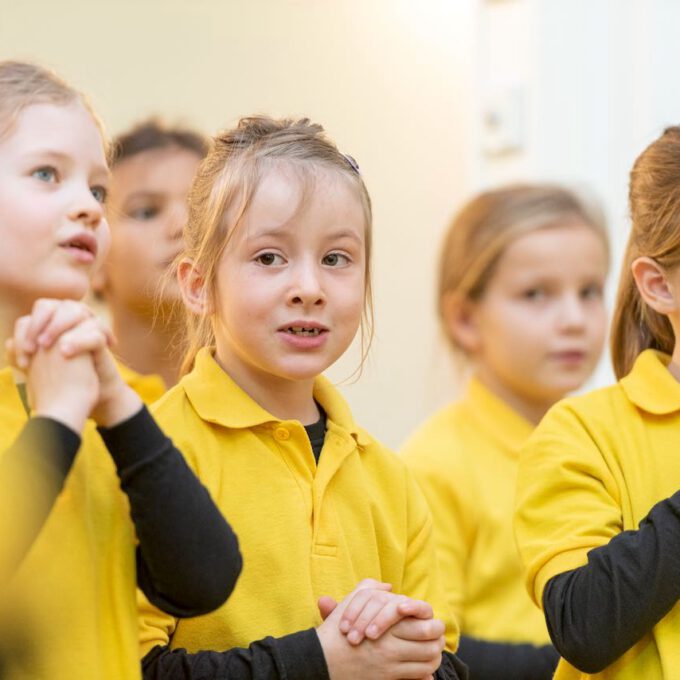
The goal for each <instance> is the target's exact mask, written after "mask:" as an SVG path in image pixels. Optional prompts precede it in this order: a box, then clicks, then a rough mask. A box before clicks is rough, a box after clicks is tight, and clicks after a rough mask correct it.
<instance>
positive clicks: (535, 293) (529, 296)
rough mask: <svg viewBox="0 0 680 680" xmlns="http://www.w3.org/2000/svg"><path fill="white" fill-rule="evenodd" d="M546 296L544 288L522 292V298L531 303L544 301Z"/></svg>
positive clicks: (528, 289)
mask: <svg viewBox="0 0 680 680" xmlns="http://www.w3.org/2000/svg"><path fill="white" fill-rule="evenodd" d="M545 296H546V292H545V290H544V289H543V288H538V287H535V288H527V289H526V290H525V291H523V292H522V297H523V298H524V299H525V300H530V301H538V300H543V299H544V298H545Z"/></svg>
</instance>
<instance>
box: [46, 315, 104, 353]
mask: <svg viewBox="0 0 680 680" xmlns="http://www.w3.org/2000/svg"><path fill="white" fill-rule="evenodd" d="M58 345H59V350H60V351H61V353H62V355H63V356H64V357H66V358H71V357H74V356H77V355H78V354H83V353H85V352H96V351H98V350H101V349H103V348H105V347H107V339H106V334H105V333H103V332H102V330H101V328H99V326H98V325H97V324H96V323H88V322H83V323H81V324H80V325H79V326H76V327H75V328H73V329H71V330H69V331H66V332H65V333H63V334H62V335H61V337H60V338H59V340H58Z"/></svg>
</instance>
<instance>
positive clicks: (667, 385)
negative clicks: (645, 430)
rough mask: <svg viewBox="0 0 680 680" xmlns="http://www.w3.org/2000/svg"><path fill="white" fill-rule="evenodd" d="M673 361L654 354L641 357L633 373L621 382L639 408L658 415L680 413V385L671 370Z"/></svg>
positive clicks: (651, 351) (646, 352)
mask: <svg viewBox="0 0 680 680" xmlns="http://www.w3.org/2000/svg"><path fill="white" fill-rule="evenodd" d="M669 362H670V357H669V356H668V355H667V354H663V353H662V352H657V351H655V350H651V349H648V350H645V351H644V352H642V354H640V356H638V358H637V359H636V360H635V363H634V364H633V368H632V370H631V372H630V373H629V374H628V375H627V376H625V377H624V378H622V379H621V380H620V381H619V384H620V385H621V387H622V388H623V391H624V392H625V394H626V396H627V397H628V399H630V401H632V402H633V403H634V404H635V405H636V406H637V407H638V408H641V409H642V410H643V411H647V412H648V413H653V414H655V415H667V414H669V413H673V412H675V411H680V383H679V382H678V381H677V380H676V379H675V378H674V377H673V375H672V374H671V372H670V371H669V370H668V364H669Z"/></svg>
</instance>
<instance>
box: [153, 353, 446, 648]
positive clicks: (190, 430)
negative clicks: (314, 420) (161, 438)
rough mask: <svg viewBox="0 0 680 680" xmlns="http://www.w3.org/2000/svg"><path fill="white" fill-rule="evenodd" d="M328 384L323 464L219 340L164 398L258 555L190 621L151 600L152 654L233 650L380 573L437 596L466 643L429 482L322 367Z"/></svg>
mask: <svg viewBox="0 0 680 680" xmlns="http://www.w3.org/2000/svg"><path fill="white" fill-rule="evenodd" d="M314 396H315V398H316V399H317V401H318V402H319V403H320V404H321V406H322V407H323V408H324V410H325V411H326V413H327V416H328V423H327V434H326V440H325V442H324V445H323V449H322V452H321V456H320V458H319V465H318V467H317V464H316V461H315V459H314V454H313V452H312V448H311V445H310V443H309V439H308V437H307V434H306V432H305V429H304V427H303V426H302V425H301V424H300V423H299V422H298V421H296V420H283V421H282V420H279V419H277V418H276V417H274V416H272V415H271V414H270V413H268V412H267V411H265V410H264V409H263V408H262V407H260V406H259V405H258V404H257V403H256V402H255V401H253V399H251V398H250V397H249V396H248V395H247V394H246V393H245V392H244V391H243V390H241V389H240V388H239V387H238V386H237V385H236V384H235V383H234V382H233V381H232V380H231V379H230V378H229V376H228V375H227V374H226V373H225V372H224V371H223V370H222V369H221V368H220V366H219V365H218V364H217V363H216V362H215V360H214V359H213V357H212V355H211V353H210V352H209V351H208V350H207V349H204V350H202V351H201V352H200V353H199V355H198V357H197V358H196V364H195V368H194V370H193V371H192V372H191V373H190V374H189V375H187V376H185V377H184V378H183V379H182V380H181V381H180V383H179V384H178V385H176V386H175V387H174V388H172V389H171V390H169V391H168V392H167V393H166V395H165V396H164V397H163V398H162V399H161V400H160V401H159V402H157V404H156V405H155V406H154V409H153V410H154V413H155V416H156V418H157V420H158V422H159V423H160V425H161V427H162V428H163V429H164V430H165V432H167V433H168V435H169V436H171V437H172V439H173V441H174V442H175V444H176V446H177V447H178V448H179V449H180V450H181V451H183V452H184V454H185V456H186V457H187V460H188V461H189V464H190V465H191V466H192V467H193V469H194V470H195V472H196V474H197V475H198V477H199V478H200V479H201V481H202V482H203V484H205V486H206V487H207V488H208V490H209V491H210V493H211V495H212V496H213V499H214V500H215V502H216V503H217V505H218V507H219V508H220V509H221V510H222V512H223V513H224V515H225V517H227V518H228V520H229V522H230V524H231V526H232V527H233V529H234V531H235V532H236V534H237V535H238V537H239V543H240V547H241V552H242V554H243V563H244V567H243V572H242V574H241V577H240V579H239V581H238V584H237V586H236V590H235V591H234V592H233V594H232V595H231V597H230V598H229V600H228V601H227V603H226V604H224V605H223V606H222V607H220V608H219V609H217V610H216V611H215V612H213V613H211V614H207V615H205V616H201V617H199V618H193V619H180V620H178V619H175V618H173V617H171V616H168V615H167V614H164V613H162V612H160V611H159V610H158V609H156V608H154V607H152V606H151V605H149V604H148V602H143V603H142V606H141V614H140V615H141V631H142V638H141V641H142V654H143V655H145V654H146V653H147V652H148V651H149V650H150V649H152V648H153V647H154V646H155V645H167V644H170V645H171V647H184V648H186V649H187V650H189V651H190V652H196V651H199V650H206V649H213V650H226V649H229V648H231V647H234V646H239V647H242V646H247V645H248V644H249V643H250V642H252V641H253V640H258V639H261V638H263V637H265V636H267V635H272V636H275V637H279V636H283V635H286V634H289V633H293V632H295V631H299V630H303V629H307V628H309V627H311V626H318V625H319V624H320V623H321V619H320V617H319V612H318V609H317V599H318V598H319V597H320V596H321V595H331V596H332V597H334V598H336V599H337V600H340V599H342V598H343V597H344V596H345V595H347V594H348V593H349V592H350V591H351V590H352V589H353V588H354V587H355V585H356V584H357V582H359V581H360V580H361V579H363V578H367V577H371V578H376V579H379V580H381V581H387V582H389V583H392V584H393V586H394V588H393V590H394V592H397V593H405V594H406V595H409V596H412V597H415V598H419V599H423V600H426V601H428V602H430V603H431V604H432V606H433V607H434V609H435V613H436V616H438V617H439V618H441V619H443V620H444V621H445V622H446V623H447V642H448V646H449V648H450V649H451V651H454V650H455V649H456V646H457V643H458V631H457V628H456V627H455V625H454V624H453V622H452V620H451V618H450V616H449V615H448V612H447V606H446V603H445V598H444V595H443V592H442V590H441V588H440V585H439V582H438V578H437V571H436V561H435V560H436V555H435V546H434V541H433V538H432V519H431V516H430V513H429V511H428V508H427V504H426V502H425V500H424V499H423V497H422V494H421V493H420V492H419V491H418V488H417V485H416V484H415V482H414V481H413V480H412V479H411V477H410V475H409V474H408V472H407V470H406V468H405V466H404V465H403V463H402V462H401V461H400V460H399V459H398V458H397V457H396V456H395V455H393V454H392V453H391V452H389V451H388V450H386V449H385V448H384V447H383V446H381V445H380V444H379V443H378V442H376V441H375V440H374V439H373V438H372V437H370V436H369V435H368V434H366V432H364V431H363V430H362V429H360V428H359V427H357V425H356V424H355V422H354V419H353V418H352V415H351V413H350V410H349V407H348V406H347V404H346V402H345V401H344V400H343V398H342V397H341V395H340V394H339V392H338V391H337V390H336V389H335V388H334V387H333V386H332V385H331V384H330V383H329V382H328V381H327V380H326V379H324V378H319V379H317V381H316V383H315V388H314Z"/></svg>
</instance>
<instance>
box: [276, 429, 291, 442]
mask: <svg viewBox="0 0 680 680" xmlns="http://www.w3.org/2000/svg"><path fill="white" fill-rule="evenodd" d="M274 438H275V439H278V440H279V441H280V442H285V441H286V440H287V439H290V432H288V430H287V429H286V428H285V427H277V428H276V429H275V430H274Z"/></svg>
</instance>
